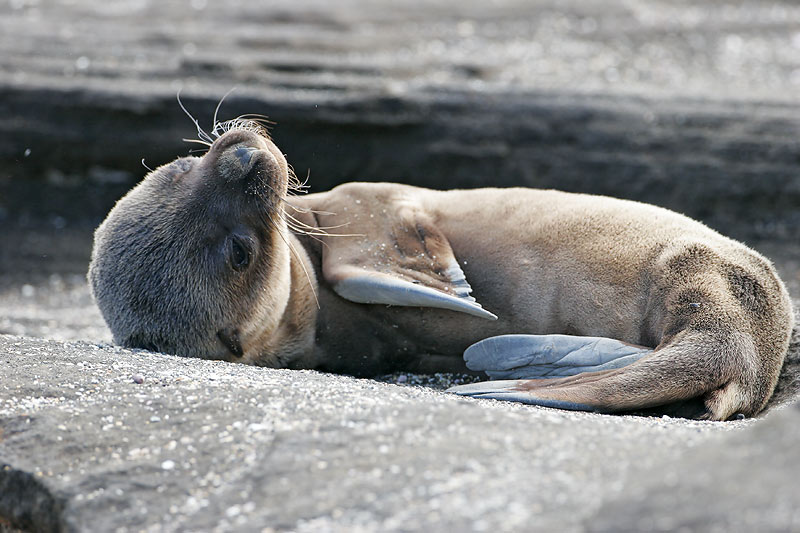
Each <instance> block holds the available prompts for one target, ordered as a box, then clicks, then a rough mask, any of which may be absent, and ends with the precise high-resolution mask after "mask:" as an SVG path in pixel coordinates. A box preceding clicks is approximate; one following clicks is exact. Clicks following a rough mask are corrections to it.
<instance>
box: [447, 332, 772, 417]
mask: <svg viewBox="0 0 800 533" xmlns="http://www.w3.org/2000/svg"><path fill="white" fill-rule="evenodd" d="M754 353H755V346H754V344H753V341H752V338H751V337H749V336H748V335H744V334H742V333H738V332H731V333H728V332H725V334H721V332H705V331H697V330H684V331H682V332H680V333H678V334H677V335H675V337H673V338H672V339H671V340H670V341H669V342H668V343H666V344H664V345H662V346H659V347H658V348H656V349H655V350H653V351H652V352H651V353H650V354H647V355H645V356H644V357H641V358H640V359H639V360H638V361H636V362H635V363H633V364H630V365H628V366H624V367H622V368H616V369H612V370H600V371H597V372H584V373H581V374H577V375H574V376H568V377H562V378H549V379H524V380H514V381H506V382H500V383H501V385H499V386H497V387H492V383H493V382H491V381H490V382H486V383H485V385H484V388H479V387H474V388H472V389H470V388H463V387H461V386H460V387H453V388H451V389H449V390H450V392H454V393H456V394H461V395H464V396H476V397H479V398H494V399H501V400H511V401H517V402H520V401H521V402H524V403H530V404H536V405H551V404H552V402H553V401H556V402H566V403H567V404H578V405H585V406H588V407H590V408H591V409H592V410H594V411H597V412H609V413H614V412H623V411H632V410H638V409H643V408H650V407H658V406H664V405H667V404H671V403H674V402H679V401H682V400H688V399H691V398H698V397H699V398H702V400H703V402H704V404H705V408H706V411H705V414H704V415H703V416H701V417H700V418H707V419H711V420H727V419H728V418H729V417H730V416H731V415H733V414H734V413H737V412H742V413H744V414H746V415H750V414H755V413H756V412H758V410H759V409H760V407H761V404H760V403H759V402H761V401H763V400H761V399H759V398H758V397H757V396H755V394H754V392H755V391H756V390H757V389H756V387H755V385H754V381H757V380H758V374H757V373H756V372H753V371H752V369H750V368H746V369H745V371H742V368H741V367H740V366H739V365H742V364H746V363H747V362H748V361H752V360H753V359H755V356H754Z"/></svg>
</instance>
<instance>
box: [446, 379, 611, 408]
mask: <svg viewBox="0 0 800 533" xmlns="http://www.w3.org/2000/svg"><path fill="white" fill-rule="evenodd" d="M525 383H526V380H524V379H512V380H502V381H483V382H480V383H469V384H467V385H456V386H455V387H450V388H449V389H447V392H452V393H455V394H458V395H459V396H472V397H473V398H483V399H487V400H502V401H506V402H519V403H526V404H529V405H539V406H542V407H554V408H556V409H566V410H568V411H592V412H597V413H600V412H604V411H603V410H601V409H598V408H597V407H593V406H591V405H586V404H582V403H575V402H568V401H563V400H555V399H550V398H537V397H536V396H534V395H533V394H531V392H528V391H524V390H516V389H517V388H518V387H519V386H521V385H523V384H525Z"/></svg>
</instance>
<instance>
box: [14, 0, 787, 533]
mask: <svg viewBox="0 0 800 533" xmlns="http://www.w3.org/2000/svg"><path fill="white" fill-rule="evenodd" d="M0 50H2V51H3V53H2V54H0V116H2V117H3V119H2V120H0V168H2V171H0V531H4V530H11V529H13V528H22V529H23V530H36V531H143V530H144V531H211V530H216V531H254V530H255V531H258V530H264V531H270V530H296V531H385V530H398V531H429V530H437V531H451V530H471V531H482V530H488V531H495V530H496V531H519V530H524V531H587V530H591V531H631V530H636V531H646V530H658V531H664V530H686V531H720V530H722V531H774V530H798V529H800V513H799V512H798V511H797V509H800V497H798V494H800V490H798V488H799V487H798V482H797V481H796V480H797V479H798V474H800V471H799V470H798V466H797V461H796V453H795V447H796V442H797V440H798V437H799V436H800V435H799V434H798V432H799V431H800V430H798V428H800V424H798V418H800V409H798V404H796V403H793V401H794V399H795V398H796V397H797V395H798V392H799V391H800V380H799V379H798V378H797V376H800V335H798V333H797V331H796V334H795V339H794V344H793V348H792V351H791V353H790V358H789V361H788V363H787V366H786V368H785V371H784V374H783V376H782V379H781V382H780V385H779V391H778V394H777V396H776V400H775V402H773V404H772V405H771V406H770V409H769V411H768V413H767V415H766V416H765V417H762V418H760V419H757V420H744V421H737V422H726V423H709V422H692V421H687V420H680V419H670V418H645V417H615V416H603V415H594V414H586V413H570V412H562V411H557V410H550V409H544V408H537V407H528V406H522V405H514V404H506V403H497V402H491V401H486V400H483V401H474V400H470V399H465V398H457V397H452V396H450V395H448V394H446V393H444V392H441V391H440V390H437V389H441V388H442V387H443V386H444V385H446V384H447V383H448V382H449V381H452V380H453V379H462V378H461V377H458V376H417V375H409V374H396V375H393V376H384V377H383V378H381V379H382V380H383V381H384V382H382V381H378V380H356V379H352V378H347V377H342V376H334V375H326V374H319V373H314V372H294V371H281V370H268V369H259V368H250V367H244V366H241V365H232V364H224V363H214V362H206V361H199V360H187V359H180V358H175V357H170V356H164V355H157V354H150V353H147V352H140V351H129V350H124V349H120V348H118V347H114V346H113V345H111V344H110V340H111V339H110V335H109V333H108V330H107V329H106V328H105V326H104V325H103V323H102V319H101V317H100V315H99V312H98V311H97V309H96V308H95V306H94V304H93V303H92V301H91V297H90V295H89V293H88V289H87V286H86V283H85V278H84V276H85V270H86V264H87V261H88V257H89V252H90V246H91V231H92V228H93V227H94V225H96V224H97V223H98V222H99V220H101V219H102V216H103V215H104V214H105V212H106V211H107V210H108V208H109V207H110V206H111V205H112V204H113V201H114V200H115V199H116V198H117V197H118V196H119V195H120V194H122V193H123V192H124V191H125V190H127V188H129V187H130V186H131V185H132V184H133V183H135V182H136V180H137V179H139V178H140V177H141V176H142V174H143V173H144V172H145V170H144V168H143V167H142V164H141V160H142V158H145V163H146V164H147V165H148V166H154V165H157V164H160V163H163V162H166V161H168V160H170V159H172V158H174V157H175V156H176V155H182V154H185V153H186V152H187V151H188V150H189V148H190V146H189V145H187V144H186V143H182V142H181V140H180V139H181V138H182V137H194V136H195V131H194V130H193V126H192V125H191V123H190V122H189V120H188V119H187V118H186V117H185V116H184V115H183V114H182V112H181V111H180V108H179V107H178V106H177V103H176V101H175V95H176V93H177V91H178V90H181V94H182V99H183V100H184V103H185V104H186V105H187V106H188V107H189V109H191V110H192V112H194V113H195V114H196V116H197V117H198V118H200V119H201V123H202V124H203V126H204V127H206V128H207V129H209V126H210V120H211V116H212V114H213V110H214V107H215V105H216V103H217V101H218V100H219V98H220V97H221V96H222V95H223V94H225V93H226V92H227V91H228V90H229V89H230V88H232V87H234V86H235V87H237V90H236V91H235V92H234V93H233V94H232V95H231V96H229V97H228V99H227V100H226V103H225V105H224V106H223V110H222V112H223V115H224V117H225V118H229V117H232V116H235V115H237V114H240V113H263V114H267V115H269V116H270V117H271V118H272V119H274V120H275V121H276V122H277V124H276V125H275V127H274V128H273V136H274V138H275V140H276V142H277V143H278V144H279V146H281V148H282V149H283V150H284V151H285V152H286V153H287V157H288V158H289V160H290V162H292V164H293V165H294V167H295V170H296V171H297V172H298V174H305V173H306V172H307V171H310V172H311V178H310V184H311V185H312V188H313V189H315V190H323V189H326V188H328V187H331V186H333V185H335V184H336V183H339V182H342V181H346V180H351V179H367V180H384V179H385V180H396V181H402V182H407V183H413V184H418V185H427V186H432V187H442V188H443V187H472V186H479V185H529V186H537V187H557V188H560V189H566V190H575V191H584V192H593V193H603V194H611V195H614V196H620V197H626V198H632V199H637V200H643V201H649V202H652V203H656V204H659V205H663V206H666V207H671V208H673V209H677V210H679V211H681V212H684V213H687V214H690V215H692V216H695V217H698V218H700V219H702V220H704V221H705V222H707V223H708V224H710V225H711V226H713V227H715V228H717V229H719V230H722V231H723V232H725V233H727V234H729V235H732V236H735V237H737V238H740V239H743V240H745V241H746V242H748V243H750V244H752V245H753V246H754V247H755V248H757V249H758V250H760V251H761V252H762V253H764V254H766V255H767V256H769V257H771V258H772V259H773V260H774V261H775V263H776V266H777V268H778V269H779V271H780V272H781V275H782V277H783V279H784V280H785V281H786V282H787V285H788V286H789V288H790V291H791V292H792V295H793V297H794V299H795V302H796V303H798V301H799V300H798V299H800V244H798V240H797V227H798V225H800V173H798V172H797V166H798V163H800V143H798V141H797V139H798V138H800V135H798V134H800V107H798V94H800V93H799V92H798V90H797V89H798V87H800V53H798V52H800V7H798V6H797V5H796V3H794V2H789V1H784V2H764V1H745V0H731V1H724V2H723V1H717V0H708V1H705V2H702V3H699V4H698V3H694V2H683V1H678V2H676V1H666V0H664V1H661V0H646V1H638V2H610V1H601V2H579V1H574V2H573V1H569V2H563V1H556V0H537V1H535V2H528V1H524V2H523V1H521V0H518V1H515V0H495V1H493V2H484V1H476V0H464V1H461V2H458V3H451V2H445V1H443V0H440V1H433V2H421V1H420V0H401V1H394V2H380V1H368V0H344V1H341V2H323V1H322V0H303V1H284V0H272V1H270V2H243V1H238V0H237V1H233V2H224V3H219V2H218V3H213V2H207V1H206V0H192V1H191V2H188V3H185V4H182V3H172V2H156V1H150V0H119V1H113V2H105V3H102V5H100V4H98V3H97V2H90V1H89V0H70V1H62V2H57V1H54V0H11V1H9V2H7V3H5V4H2V5H0ZM385 381H388V383H387V382H385Z"/></svg>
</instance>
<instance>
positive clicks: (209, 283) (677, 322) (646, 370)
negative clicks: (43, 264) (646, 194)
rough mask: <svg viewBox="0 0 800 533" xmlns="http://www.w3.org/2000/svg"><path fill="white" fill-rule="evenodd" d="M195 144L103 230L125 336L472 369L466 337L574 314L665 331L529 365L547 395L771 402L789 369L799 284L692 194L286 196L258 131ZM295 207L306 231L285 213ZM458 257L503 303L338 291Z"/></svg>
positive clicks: (192, 349)
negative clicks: (248, 250) (237, 257)
mask: <svg viewBox="0 0 800 533" xmlns="http://www.w3.org/2000/svg"><path fill="white" fill-rule="evenodd" d="M242 145H255V146H257V147H258V148H260V151H259V152H258V154H259V156H258V157H259V158H261V159H260V161H261V162H260V163H259V164H261V167H260V168H261V169H262V170H261V173H260V174H259V175H258V178H259V179H260V180H261V182H260V185H259V187H260V188H261V190H259V191H257V192H256V193H252V194H251V196H252V198H248V194H247V193H246V192H245V188H246V187H245V186H244V185H246V184H242V183H240V182H242V181H247V180H242V179H240V178H241V176H239V177H237V173H239V174H242V173H245V172H248V169H246V168H239V167H240V166H241V165H239V164H238V163H237V162H236V159H235V158H234V157H233V156H232V155H231V154H232V150H233V149H234V148H233V147H236V146H242ZM180 161H183V162H184V163H181V164H180V165H178V166H179V167H180V168H179V169H178V170H180V172H177V171H176V170H175V168H173V167H172V166H165V167H161V168H159V169H157V170H156V171H155V172H153V173H152V174H151V175H149V176H148V177H147V178H145V180H144V181H143V182H142V183H141V184H140V185H138V186H137V187H136V188H135V189H133V190H132V191H131V192H130V193H129V194H128V195H127V196H126V197H125V198H123V199H122V200H120V202H119V203H118V204H117V206H116V207H115V208H114V209H113V210H112V212H111V213H110V214H109V217H108V218H107V220H106V221H105V222H104V223H103V225H102V226H101V227H100V228H99V229H98V231H97V234H96V240H95V249H94V252H93V261H92V266H91V268H90V273H89V278H90V280H91V282H92V287H93V291H94V294H95V297H96V299H97V302H98V305H99V306H100V309H101V311H102V312H103V315H104V317H105V319H106V321H107V322H108V324H109V326H110V327H111V330H112V332H113V334H114V337H115V340H116V341H117V342H119V343H121V344H124V345H128V346H140V347H141V346H145V347H149V348H153V349H158V350H162V351H168V352H172V353H178V354H181V355H187V356H199V357H207V358H219V359H227V360H238V361H242V362H247V363H252V364H260V365H266V366H281V367H290V368H318V369H321V370H328V371H334V372H344V373H349V374H354V375H362V376H369V375H375V374H378V373H381V372H387V371H392V370H398V369H405V370H422V371H463V370H464V364H463V361H462V359H461V355H462V353H463V351H464V350H465V349H466V348H467V347H468V346H469V345H470V344H472V343H474V342H476V341H479V340H481V339H484V338H486V337H490V336H493V335H500V334H505V333H531V334H545V333H566V334H572V335H590V336H600V337H610V338H614V339H618V340H621V341H624V342H629V343H634V344H641V345H645V346H651V347H656V350H655V351H654V352H653V354H652V355H650V356H648V357H645V358H644V359H642V360H640V361H639V362H637V363H635V364H633V365H630V366H629V367H625V368H621V369H617V370H611V371H606V372H594V373H585V374H580V375H578V376H573V377H570V378H561V379H551V380H531V381H529V382H527V383H526V384H525V388H527V389H530V390H535V391H536V395H537V396H539V397H543V398H551V399H554V400H565V401H572V402H577V403H584V404H588V405H591V406H594V407H596V408H598V409H600V410H605V411H627V410H636V409H641V408H648V407H654V406H663V405H665V404H672V403H675V402H682V401H685V400H691V399H699V400H700V401H701V402H702V405H701V406H702V409H701V411H700V412H698V413H693V414H694V415H696V416H699V417H703V418H711V419H717V420H720V419H726V418H728V417H730V416H732V415H733V414H735V413H744V414H746V415H752V414H755V413H757V412H758V411H760V410H761V409H762V408H763V407H764V405H765V403H766V402H767V400H768V399H769V398H770V395H771V394H772V391H773V389H774V388H775V384H776V380H777V378H778V373H779V371H780V369H781V365H782V363H783V360H784V356H785V354H786V351H787V348H788V344H789V337H790V334H791V328H792V324H793V315H792V309H791V303H790V301H789V297H788V294H787V292H786V290H785V288H784V286H783V284H782V283H781V281H780V280H779V279H778V277H777V275H776V273H775V271H774V269H773V267H772V265H771V264H770V263H769V261H768V260H766V259H765V258H763V257H761V256H760V255H759V254H757V253H756V252H754V251H752V250H750V249H748V248H747V247H745V246H744V245H742V244H740V243H737V242H735V241H732V240H730V239H728V238H725V237H723V236H721V235H719V234H718V233H716V232H714V231H712V230H710V229H709V228H707V227H705V226H704V225H702V224H700V223H698V222H695V221H693V220H690V219H688V218H686V217H683V216H681V215H678V214H676V213H673V212H670V211H667V210H664V209H660V208H657V207H653V206H649V205H644V204H639V203H635V202H630V201H622V200H615V199H611V198H605V197H596V196H588V195H579V194H568V193H562V192H557V191H542V190H531V189H481V190H472V191H432V190H426V189H420V188H414V187H408V186H404V185H398V184H388V183H384V184H367V183H352V184H346V185H343V186H340V187H337V188H336V189H334V190H332V191H329V192H325V193H319V194H311V195H308V196H303V197H292V198H290V199H287V200H285V201H283V200H281V198H283V196H284V192H285V190H286V180H287V166H286V162H285V160H284V159H283V156H282V155H281V154H280V152H279V151H278V150H277V148H275V146H274V145H273V144H272V143H271V142H270V141H268V140H266V139H264V138H261V137H258V136H256V135H254V134H252V133H247V132H242V131H232V132H229V133H227V134H225V135H223V136H222V137H221V138H220V139H219V140H217V141H216V143H215V144H214V147H213V148H212V149H211V150H210V151H209V153H208V154H207V155H206V156H205V157H203V158H190V159H184V160H180ZM183 167H186V170H183ZM178 174H180V175H178ZM248 176H251V178H252V172H251V174H248ZM251 178H247V179H251ZM265 191H266V192H265ZM270 191H272V192H270ZM284 210H285V211H286V213H288V214H289V215H291V216H292V217H293V218H294V219H295V220H296V221H295V222H293V225H297V224H303V227H304V229H305V233H298V234H292V233H291V232H289V231H288V229H287V224H286V221H285V219H284V217H283V211H284ZM236 228H239V229H238V230H237V229H236ZM324 228H328V229H324ZM236 231H240V232H245V233H246V234H247V235H248V238H249V239H251V240H252V243H251V244H252V245H253V248H254V249H253V261H252V264H251V265H250V266H249V268H248V269H247V270H246V271H245V272H241V273H234V274H231V273H230V272H229V270H230V269H227V270H226V269H224V268H222V267H221V266H220V265H222V264H223V263H224V258H223V259H219V258H218V257H217V255H219V251H220V250H223V248H224V249H225V250H228V252H227V253H229V248H225V246H229V244H226V243H229V241H230V239H231V237H230V235H231V234H232V232H236ZM223 255H224V254H223ZM455 261H457V262H458V265H459V266H460V267H461V270H463V273H464V274H465V275H466V279H467V280H468V281H469V283H470V284H471V286H472V289H473V292H472V296H474V297H475V299H476V300H477V302H479V303H480V304H481V305H482V306H483V308H484V309H486V310H488V311H491V312H493V313H495V314H496V315H498V317H499V319H498V320H497V321H488V320H484V319H482V318H479V317H475V316H469V315H466V314H463V313H458V312H454V311H451V310H443V309H437V308H432V307H394V306H393V307H387V306H385V305H376V304H363V303H354V302H352V301H348V300H347V299H345V298H342V297H341V296H339V294H337V292H336V291H337V286H338V285H339V283H340V282H341V281H342V280H346V279H351V278H352V277H354V276H355V277H357V276H359V274H360V273H361V272H369V273H370V275H373V276H377V278H376V279H383V278H384V277H388V278H392V279H395V278H396V279H403V280H406V281H409V282H411V283H414V284H417V285H423V286H427V287H432V288H434V289H437V290H438V291H441V292H443V293H454V291H457V290H458V284H457V283H455V282H454V280H453V276H452V270H448V269H449V268H451V267H452V265H453V264H454V262H455ZM315 299H316V300H318V302H319V308H317V304H316V302H315ZM698 304H699V305H698ZM224 328H235V331H236V332H237V333H238V339H239V340H240V341H241V345H242V356H241V357H237V356H236V355H233V354H231V352H230V350H229V349H226V345H225V343H224V342H221V341H220V340H219V338H218V337H217V332H218V331H221V330H223V329H224ZM226 331H227V330H226Z"/></svg>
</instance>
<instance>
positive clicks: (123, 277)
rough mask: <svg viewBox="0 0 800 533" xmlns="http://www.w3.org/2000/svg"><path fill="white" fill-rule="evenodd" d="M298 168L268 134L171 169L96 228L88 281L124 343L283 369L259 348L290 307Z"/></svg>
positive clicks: (219, 143) (224, 145) (241, 136)
mask: <svg viewBox="0 0 800 533" xmlns="http://www.w3.org/2000/svg"><path fill="white" fill-rule="evenodd" d="M288 180H289V169H288V166H287V163H286V159H285V158H284V156H283V154H281V152H280V151H279V150H278V148H277V147H276V146H275V145H274V144H273V143H272V142H271V141H270V140H269V139H268V138H267V137H266V135H265V134H264V133H263V132H262V131H259V130H256V131H253V128H250V129H240V128H235V129H231V130H230V131H228V132H226V133H224V134H223V135H221V136H220V137H219V138H218V139H217V140H216V141H215V142H214V143H213V144H212V145H211V147H210V149H209V151H208V152H207V153H206V154H205V155H204V156H203V157H185V158H181V159H178V160H176V161H173V162H172V163H169V164H167V165H164V166H161V167H159V168H157V169H156V170H154V171H152V172H151V173H150V174H149V175H147V176H146V177H145V178H144V180H142V182H140V183H139V184H138V185H137V186H136V187H135V188H133V189H132V190H131V191H130V192H129V193H128V194H127V195H125V196H124V197H123V198H122V199H120V200H119V201H118V202H117V204H116V205H115V206H114V208H113V209H112V210H111V212H110V213H109V215H108V217H107V218H106V220H105V221H104V222H103V223H102V224H101V225H100V227H99V228H98V229H97V231H96V232H95V240H94V249H93V251H92V261H91V265H90V268H89V274H88V278H89V281H90V285H91V289H92V294H93V296H94V298H95V300H96V301H97V304H98V307H99V308H100V311H101V312H102V314H103V317H104V319H105V321H106V323H107V324H108V326H109V328H110V329H111V332H112V334H113V336H114V341H115V342H116V343H118V344H120V345H123V346H127V347H134V348H145V349H148V350H152V351H161V352H165V353H171V354H176V355H182V356H192V357H201V358H206V359H224V360H236V361H243V362H251V363H256V364H267V365H269V366H279V365H281V364H282V362H280V361H270V360H268V359H267V360H264V359H263V357H262V354H260V353H256V352H257V351H258V350H259V346H260V345H261V346H262V347H263V342H261V341H260V340H259V339H262V338H265V337H269V336H274V334H275V330H276V328H278V326H279V323H280V319H281V316H282V314H283V313H284V310H285V308H286V306H287V302H288V300H289V292H290V285H291V282H290V278H291V273H290V270H291V269H290V252H289V247H288V243H287V242H286V239H287V238H289V235H288V230H287V227H286V224H285V222H284V220H283V215H282V213H283V206H282V202H283V201H284V198H285V197H286V195H287V187H288V185H287V184H288Z"/></svg>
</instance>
